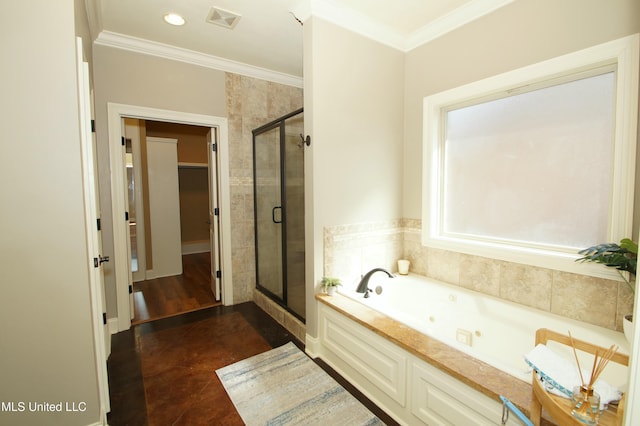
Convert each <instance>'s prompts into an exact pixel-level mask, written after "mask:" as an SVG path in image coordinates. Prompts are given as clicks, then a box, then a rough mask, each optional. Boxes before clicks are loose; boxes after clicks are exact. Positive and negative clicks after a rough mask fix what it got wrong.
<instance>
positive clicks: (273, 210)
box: [271, 206, 282, 223]
mask: <svg viewBox="0 0 640 426" xmlns="http://www.w3.org/2000/svg"><path fill="white" fill-rule="evenodd" d="M276 209H278V210H280V220H276ZM271 220H272V221H273V223H282V206H275V207H274V208H272V209H271Z"/></svg>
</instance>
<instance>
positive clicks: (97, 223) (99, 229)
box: [96, 218, 102, 231]
mask: <svg viewBox="0 0 640 426" xmlns="http://www.w3.org/2000/svg"><path fill="white" fill-rule="evenodd" d="M96 228H97V229H98V231H102V224H101V223H100V218H98V219H96Z"/></svg>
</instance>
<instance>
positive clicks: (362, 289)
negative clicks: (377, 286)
mask: <svg viewBox="0 0 640 426" xmlns="http://www.w3.org/2000/svg"><path fill="white" fill-rule="evenodd" d="M376 272H384V273H385V274H387V275H388V276H389V278H395V276H394V275H393V274H392V273H391V272H389V271H387V270H386V269H384V268H374V269H372V270H370V271H369V272H367V273H366V274H364V276H363V277H362V279H361V280H360V284H358V288H357V289H356V292H358V293H364V297H369V292H370V291H371V290H369V279H370V278H371V276H372V275H373V274H375V273H376Z"/></svg>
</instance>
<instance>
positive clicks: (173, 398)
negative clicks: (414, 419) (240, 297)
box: [107, 303, 395, 426]
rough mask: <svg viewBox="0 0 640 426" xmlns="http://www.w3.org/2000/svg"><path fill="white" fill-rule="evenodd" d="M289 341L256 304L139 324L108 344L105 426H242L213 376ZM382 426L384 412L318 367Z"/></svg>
mask: <svg viewBox="0 0 640 426" xmlns="http://www.w3.org/2000/svg"><path fill="white" fill-rule="evenodd" d="M289 341H293V342H294V343H295V344H296V345H297V346H298V347H300V348H304V346H303V344H302V343H301V342H299V341H297V340H296V339H295V337H294V336H293V335H291V334H290V333H289V332H288V331H287V330H286V329H284V328H283V327H282V326H280V325H279V324H278V323H277V322H275V321H274V320H273V319H272V318H271V317H269V316H268V315H267V314H266V313H265V312H264V311H262V310H261V309H260V308H258V307H257V306H256V305H255V304H254V303H243V304H240V305H235V306H216V307H213V308H208V309H204V310H201V311H197V312H191V313H188V314H184V315H179V316H175V317H171V318H166V319H162V320H157V321H153V322H148V323H144V324H139V325H136V326H134V327H132V328H131V329H130V330H127V331H125V332H121V333H118V334H116V335H114V336H113V337H112V352H111V356H110V357H109V360H108V363H107V367H108V373H109V390H110V395H111V413H109V415H108V421H109V425H111V426H119V425H131V426H138V425H140V426H142V425H150V426H155V425H242V424H243V423H242V420H241V419H240V416H239V415H238V413H237V411H236V409H235V408H234V406H233V403H232V402H231V400H230V399H229V397H228V395H227V393H226V392H225V390H224V388H223V386H222V384H221V383H220V381H219V380H218V377H217V375H216V374H215V370H216V369H218V368H220V367H223V366H225V365H229V364H232V363H234V362H236V361H239V360H241V359H244V358H248V357H250V356H253V355H256V354H258V353H261V352H264V351H266V350H269V349H271V348H274V347H277V346H281V345H283V344H285V343H287V342H289ZM319 365H320V366H321V367H323V368H324V369H325V370H327V371H328V372H329V373H330V374H331V375H332V376H333V377H334V378H335V379H336V380H337V381H338V382H339V383H341V384H342V385H343V386H344V387H345V388H346V389H347V390H348V391H349V392H351V393H352V394H353V395H355V396H356V397H357V398H358V399H359V400H360V401H362V402H363V404H365V405H366V406H367V407H368V408H369V409H370V410H371V411H372V412H374V413H375V414H376V415H377V416H378V417H380V418H381V419H382V420H383V421H385V422H386V423H387V424H395V422H394V421H393V420H392V419H390V418H389V417H388V416H387V415H386V414H385V413H384V412H382V411H381V410H380V409H379V408H377V407H376V406H375V405H374V404H372V403H371V402H370V401H369V400H367V399H366V398H364V397H363V396H362V395H361V394H360V393H359V392H358V391H357V390H356V389H354V388H353V386H351V385H350V384H349V383H348V382H346V381H345V380H344V379H342V378H341V377H340V376H339V375H337V374H336V373H335V372H333V371H332V370H331V369H330V368H329V367H327V366H326V365H325V364H324V363H322V362H319Z"/></svg>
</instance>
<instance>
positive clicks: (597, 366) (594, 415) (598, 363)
mask: <svg viewBox="0 0 640 426" xmlns="http://www.w3.org/2000/svg"><path fill="white" fill-rule="evenodd" d="M569 339H570V341H571V348H572V349H573V356H574V357H575V359H576V364H577V365H578V372H579V374H580V381H581V386H580V387H576V388H574V391H573V393H574V396H573V399H574V407H573V410H572V411H571V414H572V415H573V416H574V417H578V418H579V419H581V420H582V421H583V422H585V423H587V424H594V425H595V424H597V423H598V416H599V414H600V407H599V405H600V397H599V396H598V395H597V394H596V393H595V392H594V391H593V385H594V384H595V382H596V380H598V377H600V374H602V372H603V371H604V368H605V367H606V366H607V364H608V363H609V361H611V358H613V356H614V355H615V354H616V352H618V346H616V345H611V346H610V347H609V349H607V350H606V351H605V352H604V353H603V354H602V355H601V356H600V358H599V359H598V355H599V352H598V351H597V350H596V352H595V354H594V358H593V365H592V367H591V376H590V377H589V383H586V382H585V380H584V377H583V375H582V368H581V367H580V361H579V360H578V353H577V351H576V345H575V342H574V340H573V336H571V332H569ZM576 394H577V395H576Z"/></svg>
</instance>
